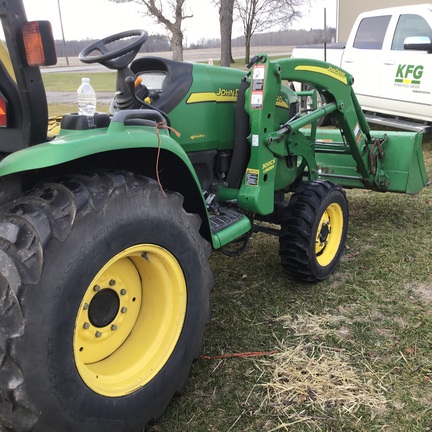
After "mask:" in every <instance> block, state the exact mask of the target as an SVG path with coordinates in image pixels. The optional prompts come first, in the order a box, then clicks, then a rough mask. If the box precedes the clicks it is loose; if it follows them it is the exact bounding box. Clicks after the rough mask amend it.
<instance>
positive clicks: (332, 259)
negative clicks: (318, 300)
mask: <svg viewBox="0 0 432 432" xmlns="http://www.w3.org/2000/svg"><path fill="white" fill-rule="evenodd" d="M348 217H349V213H348V202H347V199H346V196H345V193H344V191H343V189H342V187H341V186H339V185H336V184H333V183H331V182H328V181H310V182H307V183H304V184H302V185H301V186H300V187H299V188H298V189H297V191H296V192H295V193H294V194H293V196H292V197H291V199H290V202H289V204H288V207H287V208H286V214H285V218H284V221H283V223H282V226H281V230H282V232H281V236H280V237H279V247H280V248H279V255H280V257H281V262H282V266H283V267H284V269H285V270H286V271H287V272H288V273H289V274H291V275H292V276H293V277H294V278H296V279H299V280H302V281H305V282H318V281H321V280H324V279H326V278H328V277H329V276H330V275H331V274H332V273H333V272H334V270H335V268H336V266H337V265H338V263H339V261H340V258H341V255H342V252H343V250H344V246H345V241H346V237H347V230H348Z"/></svg>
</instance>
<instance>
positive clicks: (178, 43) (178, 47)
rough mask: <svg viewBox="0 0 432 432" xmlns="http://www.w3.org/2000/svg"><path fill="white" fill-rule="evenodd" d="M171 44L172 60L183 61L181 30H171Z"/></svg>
mask: <svg viewBox="0 0 432 432" xmlns="http://www.w3.org/2000/svg"><path fill="white" fill-rule="evenodd" d="M171 44H172V50H173V57H172V58H173V60H175V61H183V32H182V31H181V30H179V29H173V30H172V39H171Z"/></svg>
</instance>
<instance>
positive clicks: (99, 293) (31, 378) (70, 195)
mask: <svg viewBox="0 0 432 432" xmlns="http://www.w3.org/2000/svg"><path fill="white" fill-rule="evenodd" d="M182 203H183V198H182V197H181V196H180V195H179V194H177V193H171V194H167V197H163V196H162V194H161V192H160V190H159V187H158V185H157V183H156V182H154V181H153V180H150V179H148V178H144V177H140V176H135V175H133V174H131V173H125V172H108V173H96V174H95V173H93V174H87V175H74V176H70V177H67V178H61V179H57V180H54V181H50V182H45V183H43V184H41V185H40V186H37V187H35V188H34V189H33V191H32V192H30V193H29V194H27V195H25V196H23V197H21V198H18V199H17V200H15V201H14V202H13V203H11V204H10V205H7V206H5V207H3V208H2V210H1V213H0V257H1V259H0V263H1V264H0V270H1V275H0V307H1V309H2V310H1V315H2V320H1V323H0V358H1V362H0V425H4V426H5V427H7V428H10V430H13V431H19V432H23V431H30V430H31V431H32V432H42V431H43V432H59V431H71V432H81V431H86V432H102V431H103V432H126V431H127V432H134V431H141V430H142V429H143V427H144V426H145V425H146V424H147V423H149V422H151V421H153V420H156V419H157V418H158V417H160V416H161V415H162V414H163V412H164V411H165V409H166V407H167V405H168V403H169V402H170V400H171V399H172V397H173V396H174V395H175V394H176V393H178V392H180V391H181V390H182V389H183V387H184V385H185V383H186V381H187V377H188V374H189V369H190V367H191V364H192V362H193V360H194V359H195V358H196V357H197V356H199V354H200V352H201V347H202V338H203V332H204V327H205V325H206V324H207V323H208V321H209V319H210V300H209V292H210V289H211V287H212V285H213V276H212V273H211V270H210V268H209V265H208V258H209V254H210V250H211V248H210V246H209V243H208V242H207V241H205V240H204V239H203V238H202V237H201V235H200V233H199V228H200V225H201V221H200V218H199V217H198V216H197V215H192V214H188V213H186V211H185V210H184V209H183V206H182ZM3 317H4V318H3Z"/></svg>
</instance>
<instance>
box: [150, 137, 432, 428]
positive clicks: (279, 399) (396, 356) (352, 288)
mask: <svg viewBox="0 0 432 432" xmlns="http://www.w3.org/2000/svg"><path fill="white" fill-rule="evenodd" d="M424 153H425V157H426V164H427V168H428V172H431V171H432V139H431V137H428V138H427V140H426V141H425V143H424ZM347 194H348V199H349V202H350V213H351V219H350V227H349V234H348V241H347V248H346V251H345V253H344V255H343V259H342V261H341V263H340V266H339V268H338V270H337V271H336V273H335V274H334V275H333V276H332V277H331V278H330V279H329V280H327V281H325V282H323V283H320V284H315V285H307V284H301V283H298V282H295V281H293V280H291V279H290V278H288V277H287V276H286V275H285V274H284V273H283V271H282V269H281V267H280V265H279V257H278V244H277V239H275V238H271V237H267V236H265V235H264V234H258V235H254V237H253V238H252V240H251V244H250V247H249V250H248V251H247V252H246V253H245V254H244V255H243V256H241V257H239V258H227V257H225V256H223V255H221V254H219V253H215V254H213V256H212V258H211V265H212V268H213V270H214V272H215V275H216V287H215V289H214V291H213V294H212V301H213V319H212V321H211V323H210V325H209V326H208V328H207V332H206V338H205V344H204V354H205V355H210V356H215V355H220V354H227V353H243V352H250V351H262V352H272V351H276V352H277V353H276V354H273V355H263V356H262V357H258V358H255V357H254V358H248V357H246V358H227V359H214V360H208V359H199V360H198V361H197V362H196V363H195V364H194V366H193V368H192V372H191V378H190V381H189V385H188V387H187V388H186V390H185V393H184V394H183V396H182V397H180V398H176V399H175V400H174V401H173V403H172V404H171V405H170V407H169V408H168V411H167V412H166V414H165V415H164V417H163V418H162V419H161V420H160V421H159V422H158V423H157V424H156V425H154V426H153V427H151V428H149V429H148V430H149V431H151V432H168V431H170V432H174V431H194V432H201V431H202V432H204V431H242V432H243V431H251V432H255V431H268V432H270V431H276V430H282V431H285V430H289V431H290V432H291V431H292V432H297V431H298V432H303V431H334V432H340V431H392V432H393V431H400V432H406V431H414V432H415V431H418V432H420V431H426V430H432V404H431V402H432V312H431V311H432V283H431V281H430V274H431V250H432V238H431V236H430V235H429V232H430V226H431V222H432V191H431V190H430V189H428V188H426V189H424V190H423V191H422V192H421V193H420V194H418V195H417V196H414V197H411V196H405V195H396V194H390V193H388V194H378V193H373V192H367V191H359V190H357V191H356V190H352V191H348V192H347Z"/></svg>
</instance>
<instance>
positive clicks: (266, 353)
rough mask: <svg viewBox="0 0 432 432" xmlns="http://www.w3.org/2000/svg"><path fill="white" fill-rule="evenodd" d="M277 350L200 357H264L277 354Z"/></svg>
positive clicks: (217, 358)
mask: <svg viewBox="0 0 432 432" xmlns="http://www.w3.org/2000/svg"><path fill="white" fill-rule="evenodd" d="M276 353H277V351H252V352H243V353H236V354H221V355H217V356H205V355H204V356H201V357H200V358H201V359H203V360H219V359H228V358H236V357H241V358H247V357H263V356H270V355H274V354H276Z"/></svg>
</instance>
